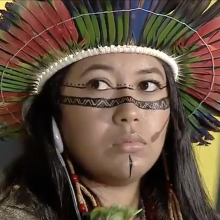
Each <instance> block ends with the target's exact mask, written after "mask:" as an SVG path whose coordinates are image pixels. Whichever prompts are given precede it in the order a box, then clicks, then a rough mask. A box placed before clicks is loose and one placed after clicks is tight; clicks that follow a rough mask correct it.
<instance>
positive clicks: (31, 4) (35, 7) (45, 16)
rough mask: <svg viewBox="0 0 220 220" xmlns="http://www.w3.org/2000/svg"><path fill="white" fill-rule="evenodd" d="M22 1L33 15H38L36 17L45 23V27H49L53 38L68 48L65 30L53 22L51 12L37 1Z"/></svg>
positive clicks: (62, 46) (61, 45)
mask: <svg viewBox="0 0 220 220" xmlns="http://www.w3.org/2000/svg"><path fill="white" fill-rule="evenodd" d="M22 3H23V6H24V7H26V9H27V10H29V11H30V13H31V14H32V16H34V17H36V19H37V20H38V21H39V22H40V23H41V24H42V25H43V27H44V29H48V28H49V29H48V32H49V33H50V34H51V38H52V39H53V40H55V41H56V43H57V44H59V45H60V47H61V48H63V49H64V48H66V46H67V45H66V43H65V42H64V40H63V37H62V31H63V30H61V31H59V29H58V28H57V27H56V26H55V25H54V24H53V22H52V21H51V19H50V16H51V15H50V14H49V12H48V11H45V12H44V11H43V10H42V9H41V7H40V5H39V4H38V3H37V2H36V1H22Z"/></svg>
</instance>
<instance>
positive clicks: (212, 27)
mask: <svg viewBox="0 0 220 220" xmlns="http://www.w3.org/2000/svg"><path fill="white" fill-rule="evenodd" d="M219 24H220V17H216V18H215V19H213V20H211V21H210V22H208V23H206V24H205V25H203V26H202V27H201V28H199V30H198V31H197V33H198V34H199V35H200V36H201V37H202V38H204V37H206V36H207V35H208V34H211V33H212V32H216V30H218V29H219ZM197 33H195V34H194V35H193V36H192V37H190V38H189V39H188V40H187V42H186V43H185V45H186V46H187V47H188V46H190V45H193V44H195V42H196V41H198V40H200V38H199V37H198V35H197ZM200 41H201V40H200ZM201 43H202V42H201ZM196 44H197V43H196ZM203 44H204V43H202V45H203Z"/></svg>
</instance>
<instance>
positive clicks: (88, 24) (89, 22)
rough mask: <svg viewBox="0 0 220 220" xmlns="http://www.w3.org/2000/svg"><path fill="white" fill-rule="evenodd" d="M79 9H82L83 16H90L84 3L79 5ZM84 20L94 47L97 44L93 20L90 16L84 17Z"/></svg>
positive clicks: (91, 44)
mask: <svg viewBox="0 0 220 220" xmlns="http://www.w3.org/2000/svg"><path fill="white" fill-rule="evenodd" d="M79 8H80V11H81V13H82V14H88V13H89V12H88V10H87V8H86V6H85V5H84V3H83V2H82V1H80V3H79ZM82 19H83V20H84V22H85V27H86V29H87V31H88V34H89V38H90V47H94V46H95V43H96V34H95V31H94V27H93V23H92V20H91V18H90V16H89V15H84V16H82Z"/></svg>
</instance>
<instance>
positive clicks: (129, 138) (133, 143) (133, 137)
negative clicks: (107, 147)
mask: <svg viewBox="0 0 220 220" xmlns="http://www.w3.org/2000/svg"><path fill="white" fill-rule="evenodd" d="M113 146H114V147H117V148H119V149H120V150H122V151H123V152H126V153H136V152H138V151H140V150H142V149H143V148H144V147H145V146H146V142H145V140H144V139H143V138H142V137H141V136H140V135H139V134H136V133H135V134H129V135H125V136H122V137H121V138H119V141H117V143H116V144H113Z"/></svg>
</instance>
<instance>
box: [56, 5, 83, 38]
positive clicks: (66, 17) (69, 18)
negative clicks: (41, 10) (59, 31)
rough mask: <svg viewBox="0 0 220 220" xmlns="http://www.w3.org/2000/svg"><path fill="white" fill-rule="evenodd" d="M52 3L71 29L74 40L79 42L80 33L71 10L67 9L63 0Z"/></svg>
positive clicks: (66, 25)
mask: <svg viewBox="0 0 220 220" xmlns="http://www.w3.org/2000/svg"><path fill="white" fill-rule="evenodd" d="M52 5H53V7H54V9H55V10H56V12H57V15H58V16H60V19H61V21H63V22H65V23H63V24H64V25H65V27H66V28H67V30H68V31H69V33H70V35H71V36H72V38H73V40H74V42H78V38H79V34H78V31H77V29H76V26H75V23H74V21H73V19H72V16H71V15H70V13H69V11H68V10H67V8H66V6H65V5H64V4H63V2H62V1H53V2H52Z"/></svg>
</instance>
